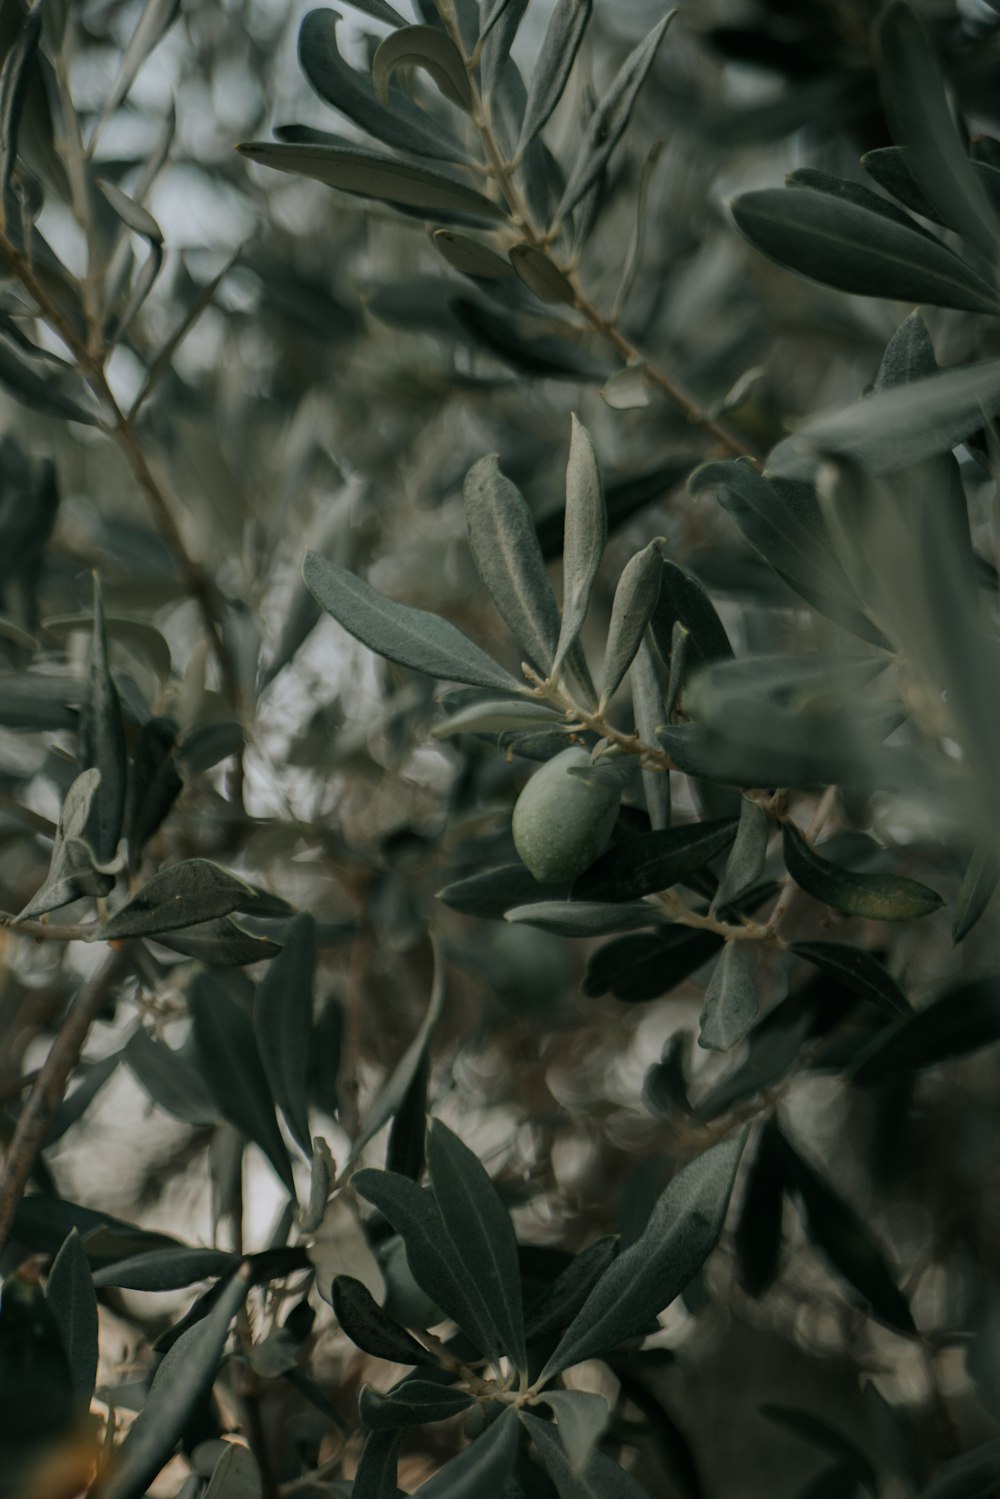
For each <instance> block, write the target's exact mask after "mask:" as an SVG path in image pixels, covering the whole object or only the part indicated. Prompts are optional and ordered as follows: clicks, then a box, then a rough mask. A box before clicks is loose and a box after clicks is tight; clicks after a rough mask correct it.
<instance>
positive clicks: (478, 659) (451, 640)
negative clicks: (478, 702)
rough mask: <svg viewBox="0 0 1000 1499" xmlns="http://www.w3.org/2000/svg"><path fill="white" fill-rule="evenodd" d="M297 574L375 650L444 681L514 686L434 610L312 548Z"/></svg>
mask: <svg viewBox="0 0 1000 1499" xmlns="http://www.w3.org/2000/svg"><path fill="white" fill-rule="evenodd" d="M302 576H303V577H304V578H305V581H306V587H307V588H308V589H309V591H310V593H311V594H312V595H313V597H314V598H315V599H316V602H317V603H318V604H319V605H320V606H321V607H322V608H323V609H325V610H326V612H327V613H328V614H332V615H333V617H334V619H335V620H336V621H337V622H338V624H341V625H343V627H344V629H345V630H347V631H348V633H349V634H351V635H353V636H354V638H355V639H356V640H360V641H361V643H362V645H366V646H367V647H368V649H369V650H372V651H375V652H377V653H378V655H380V656H387V657H388V658H389V660H390V661H395V662H397V664H398V665H400V666H408V667H410V668H411V670H413V671H422V672H426V673H427V675H428V676H431V677H441V678H443V679H444V680H445V681H449V682H467V683H469V685H470V686H472V687H499V688H500V689H501V690H503V691H506V692H510V691H512V690H513V691H518V690H520V683H519V682H518V681H517V679H516V678H515V677H512V676H511V675H510V673H509V672H506V671H504V669H503V667H502V666H498V665H497V663H496V662H495V661H493V660H492V659H491V658H490V657H489V656H487V654H486V652H485V651H483V650H480V648H479V646H478V645H473V643H472V641H471V640H469V638H468V637H467V636H466V635H463V634H462V632H461V630H457V629H456V628H455V626H454V625H452V624H449V623H448V621H447V620H445V619H441V618H440V616H439V615H437V614H430V613H429V612H428V611H427V610H426V609H414V608H411V607H410V605H408V604H397V603H396V602H395V600H394V599H390V598H386V596H385V594H383V593H378V592H377V590H376V589H374V588H372V587H371V586H370V585H369V584H368V583H365V582H363V581H362V580H361V579H360V578H359V577H357V576H356V575H355V574H354V573H352V572H350V571H349V570H348V569H347V568H346V567H340V566H338V564H337V563H336V562H331V561H330V560H329V558H327V557H321V556H320V554H319V553H318V552H307V553H306V557H305V562H304V563H303V565H302Z"/></svg>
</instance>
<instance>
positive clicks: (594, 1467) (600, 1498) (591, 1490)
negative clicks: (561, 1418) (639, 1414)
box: [520, 1410, 647, 1499]
mask: <svg viewBox="0 0 1000 1499" xmlns="http://www.w3.org/2000/svg"><path fill="white" fill-rule="evenodd" d="M520 1414H521V1422H522V1424H523V1426H524V1428H525V1430H526V1431H527V1433H528V1435H529V1436H530V1437H531V1440H532V1442H534V1444H535V1449H536V1451H537V1452H538V1455H539V1457H540V1458H541V1459H542V1465H543V1467H544V1468H545V1471H546V1473H547V1474H548V1475H549V1477H550V1478H551V1480H552V1482H553V1484H554V1485H555V1488H556V1492H557V1493H558V1495H559V1499H647V1495H646V1490H645V1489H644V1488H642V1487H641V1486H640V1485H639V1484H638V1483H637V1482H636V1480H635V1479H634V1478H633V1477H632V1475H631V1474H630V1473H627V1472H626V1471H625V1469H624V1468H621V1467H619V1465H618V1464H617V1463H616V1462H613V1461H612V1460H611V1458H609V1457H606V1456H605V1455H604V1453H603V1452H593V1453H591V1454H590V1458H589V1460H588V1462H587V1467H586V1469H585V1470H584V1472H582V1473H575V1472H574V1471H573V1468H572V1465H571V1464H570V1461H569V1458H568V1456H567V1453H566V1449H565V1446H564V1443H563V1440H562V1426H561V1423H560V1426H559V1427H556V1426H553V1425H552V1423H551V1422H549V1421H541V1420H539V1418H538V1417H537V1416H531V1415H529V1414H528V1412H527V1411H523V1410H522V1411H521V1413H520Z"/></svg>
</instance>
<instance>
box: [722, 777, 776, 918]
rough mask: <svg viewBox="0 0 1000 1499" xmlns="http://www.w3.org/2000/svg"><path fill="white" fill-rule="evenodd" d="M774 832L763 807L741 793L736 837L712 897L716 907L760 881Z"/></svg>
mask: <svg viewBox="0 0 1000 1499" xmlns="http://www.w3.org/2000/svg"><path fill="white" fill-rule="evenodd" d="M770 836H771V820H770V818H769V817H768V815H767V813H766V812H765V811H764V809H763V807H762V806H761V805H760V804H759V803H758V802H755V801H751V799H750V798H749V797H747V796H744V797H741V798H740V821H739V826H738V828H737V829H736V841H735V843H734V844H733V846H732V849H731V850H730V853H729V858H728V859H727V860H726V867H725V869H724V870H723V871H722V879H721V880H720V881H719V888H718V889H717V890H716V892H715V896H714V898H713V900H712V909H713V911H718V910H720V909H721V908H724V907H725V906H728V905H731V904H733V903H734V902H737V901H738V900H739V899H740V896H742V895H744V894H745V893H746V891H748V890H750V889H751V888H752V887H753V886H754V885H755V884H756V883H757V881H758V880H759V879H760V877H761V875H762V873H763V871H764V861H765V859H766V858H767V845H768V840H769V838H770Z"/></svg>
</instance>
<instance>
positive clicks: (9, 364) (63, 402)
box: [0, 337, 98, 427]
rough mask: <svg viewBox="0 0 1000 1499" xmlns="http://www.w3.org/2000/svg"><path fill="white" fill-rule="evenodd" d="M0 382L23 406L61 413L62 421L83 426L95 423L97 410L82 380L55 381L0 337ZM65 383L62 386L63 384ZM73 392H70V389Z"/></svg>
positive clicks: (50, 412)
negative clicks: (38, 370) (90, 403)
mask: <svg viewBox="0 0 1000 1499" xmlns="http://www.w3.org/2000/svg"><path fill="white" fill-rule="evenodd" d="M0 385H2V386H3V388H4V389H5V390H6V391H7V392H8V394H9V395H12V396H13V397H14V399H15V400H16V401H20V402H21V403H22V405H24V406H30V407H31V408H32V410H34V411H41V412H44V413H45V414H46V415H48V416H58V417H62V418H63V420H64V421H71V422H80V423H82V424H83V425H84V426H89V427H93V426H95V425H96V424H97V421H98V416H97V413H96V411H94V410H92V409H90V408H89V407H88V406H87V405H86V404H84V403H85V402H86V401H87V394H86V391H85V389H84V387H83V385H82V384H79V383H77V384H74V382H73V381H64V382H61V383H60V384H57V383H56V382H55V380H54V379H53V378H52V375H51V373H49V374H47V375H42V374H40V373H38V372H37V371H36V370H35V369H34V367H33V366H32V365H30V364H29V363H28V362H27V361H26V360H24V359H22V358H20V356H19V355H17V354H15V353H14V351H13V349H12V348H11V347H10V345H9V344H7V343H5V342H4V340H3V339H2V337H0ZM63 385H65V390H64V389H63V388H62V386H63ZM71 392H72V393H71Z"/></svg>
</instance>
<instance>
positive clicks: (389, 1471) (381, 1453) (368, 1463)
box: [351, 1431, 402, 1499]
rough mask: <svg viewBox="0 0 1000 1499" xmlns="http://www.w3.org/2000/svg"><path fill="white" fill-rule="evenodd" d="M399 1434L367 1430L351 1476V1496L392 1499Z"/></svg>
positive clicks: (395, 1488) (357, 1498) (358, 1498)
mask: <svg viewBox="0 0 1000 1499" xmlns="http://www.w3.org/2000/svg"><path fill="white" fill-rule="evenodd" d="M401 1435H402V1434H401V1433H400V1432H398V1431H370V1432H369V1433H368V1436H367V1438H366V1439H365V1445H364V1448H363V1450H362V1453H361V1461H360V1462H359V1463H358V1470H357V1472H356V1473H355V1475H354V1484H353V1487H352V1488H351V1499H396V1496H397V1494H398V1493H399V1489H398V1488H397V1487H396V1454H397V1452H398V1450H399V1443H400V1437H401Z"/></svg>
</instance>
